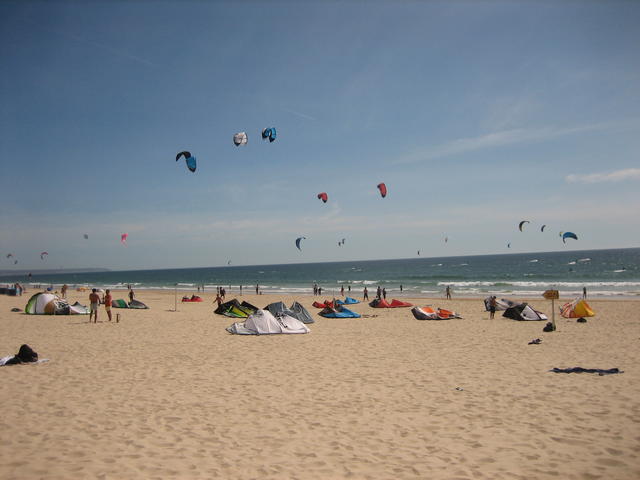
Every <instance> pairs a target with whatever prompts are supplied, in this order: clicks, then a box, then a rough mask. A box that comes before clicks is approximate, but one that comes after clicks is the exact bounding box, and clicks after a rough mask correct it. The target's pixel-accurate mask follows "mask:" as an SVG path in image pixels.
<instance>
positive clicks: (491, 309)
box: [489, 295, 498, 320]
mask: <svg viewBox="0 0 640 480" xmlns="http://www.w3.org/2000/svg"><path fill="white" fill-rule="evenodd" d="M497 305H498V302H497V300H496V297H495V295H491V298H490V299H489V319H491V320H493V318H494V317H495V315H496V306H497Z"/></svg>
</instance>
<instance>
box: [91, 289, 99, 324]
mask: <svg viewBox="0 0 640 480" xmlns="http://www.w3.org/2000/svg"><path fill="white" fill-rule="evenodd" d="M98 305H100V296H99V295H98V291H97V290H96V289H95V288H93V289H91V293H90V294H89V323H91V317H93V323H97V322H98Z"/></svg>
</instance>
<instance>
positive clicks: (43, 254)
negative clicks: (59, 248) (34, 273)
mask: <svg viewBox="0 0 640 480" xmlns="http://www.w3.org/2000/svg"><path fill="white" fill-rule="evenodd" d="M45 255H49V252H40V260H44V256H45Z"/></svg>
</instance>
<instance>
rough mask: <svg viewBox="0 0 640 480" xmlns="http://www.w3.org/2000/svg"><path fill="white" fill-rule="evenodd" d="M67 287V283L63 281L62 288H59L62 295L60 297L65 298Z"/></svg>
mask: <svg viewBox="0 0 640 480" xmlns="http://www.w3.org/2000/svg"><path fill="white" fill-rule="evenodd" d="M68 288H69V287H68V286H67V284H66V283H65V284H64V285H62V288H61V289H60V295H61V296H62V298H67V289H68Z"/></svg>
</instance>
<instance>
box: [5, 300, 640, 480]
mask: <svg viewBox="0 0 640 480" xmlns="http://www.w3.org/2000/svg"><path fill="white" fill-rule="evenodd" d="M32 293H33V292H28V294H26V295H25V296H23V297H19V298H16V297H7V296H4V295H2V296H0V356H3V355H9V354H13V353H16V352H17V350H18V347H19V346H20V345H21V344H22V343H27V344H29V345H31V346H32V347H33V348H34V349H35V350H36V351H37V352H38V353H39V354H40V357H41V358H49V359H50V361H49V362H48V363H43V364H38V365H18V366H10V367H1V368H0V375H1V377H0V379H1V380H0V381H1V382H2V389H1V392H2V393H1V394H0V402H1V405H2V416H1V417H0V418H1V420H0V428H1V431H2V447H1V448H0V478H2V479H4V480H8V479H33V478H43V479H82V478H104V479H154V478H158V479H167V478H179V479H209V478H224V479H253V478H255V479H339V478H351V479H404V478H411V479H440V478H443V479H477V478H486V479H501V478H504V479H518V478H522V479H535V478H560V479H577V478H580V479H582V478H584V479H596V478H603V479H637V478H640V458H639V455H640V373H639V371H640V369H639V368H638V366H639V361H638V360H639V358H640V349H639V348H638V346H639V345H640V315H639V314H638V312H639V311H640V301H637V300H593V301H591V302H590V304H591V306H592V307H593V308H594V309H595V310H596V312H597V316H596V317H595V318H592V319H589V321H588V323H587V324H578V323H576V322H575V320H566V319H558V320H557V323H558V331H556V332H553V333H543V332H542V327H543V326H544V322H515V321H512V320H507V319H504V318H502V317H496V319H494V320H489V319H488V314H487V313H486V312H484V311H483V309H482V301H481V300H478V299H475V300H470V299H463V300H458V299H454V300H452V301H446V300H442V299H432V300H426V299H422V300H418V301H417V303H418V304H420V305H425V304H433V305H434V306H438V305H439V306H443V307H446V308H450V309H453V310H456V311H458V312H459V313H461V314H462V315H463V316H464V319H463V320H451V321H441V322H437V321H417V320H414V318H413V316H412V315H411V312H410V311H409V309H395V310H375V309H372V308H370V307H368V306H366V305H362V304H360V305H357V306H355V308H354V310H356V311H358V312H359V313H363V314H369V315H377V316H375V317H372V318H362V319H324V318H321V317H319V316H318V315H317V311H318V310H317V309H314V308H313V307H311V303H312V301H313V300H314V298H313V297H311V296H307V297H300V296H298V297H296V299H297V300H299V301H301V303H302V304H303V305H304V306H305V307H307V308H308V309H309V311H310V312H311V313H312V314H313V316H314V318H315V319H316V322H317V323H315V324H313V325H310V327H311V333H310V334H308V335H274V336H259V337H254V336H233V335H230V334H228V333H227V332H226V331H225V330H224V328H225V327H226V326H228V325H229V324H231V323H232V321H233V320H232V319H229V318H226V317H222V316H218V315H214V314H213V313H212V312H213V305H212V299H213V296H212V295H211V294H206V295H205V298H206V302H204V303H199V304H198V303H192V304H179V305H178V311H177V312H174V311H172V310H173V308H174V297H173V293H170V292H169V293H167V292H151V291H149V292H139V299H140V300H142V301H144V302H146V303H147V304H148V305H149V306H150V307H151V309H150V310H146V311H140V310H138V311H135V310H114V312H119V313H120V314H121V317H122V320H121V322H120V323H119V324H116V323H114V322H112V323H109V322H106V321H105V320H106V315H105V313H104V310H103V309H101V312H100V319H99V320H100V321H99V322H98V323H97V324H89V323H88V322H87V320H88V317H87V316H55V317H52V316H35V315H33V316H31V315H24V314H22V313H12V312H10V309H11V308H12V307H20V308H24V305H25V304H26V301H27V299H28V298H29V296H30V294H32ZM69 296H70V299H71V301H72V302H73V301H75V300H80V301H81V302H82V303H85V304H86V303H87V293H78V292H71V293H70V295H69ZM114 298H125V293H124V292H117V293H116V294H115V295H114ZM242 299H244V300H247V301H249V302H251V303H253V304H255V305H257V306H260V307H262V306H264V305H266V304H267V303H269V302H271V301H276V300H284V301H285V302H286V303H287V304H290V303H291V301H292V300H293V299H294V297H291V296H289V297H285V298H280V297H278V298H276V297H272V296H266V295H265V296H260V297H256V296H255V295H245V296H243V297H242ZM409 301H411V300H409ZM532 303H533V305H534V306H535V307H536V308H538V309H540V310H542V311H545V312H547V313H548V314H549V315H550V313H551V312H550V303H549V302H548V301H546V300H543V299H535V300H533V301H532ZM534 338H541V339H542V340H543V341H542V344H540V345H527V343H528V342H529V341H530V340H532V339H534ZM574 366H582V367H590V368H612V367H619V368H620V369H621V370H624V373H623V374H619V375H609V376H598V375H593V374H556V373H550V372H549V370H550V369H551V368H553V367H574ZM457 387H458V388H459V389H457Z"/></svg>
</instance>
